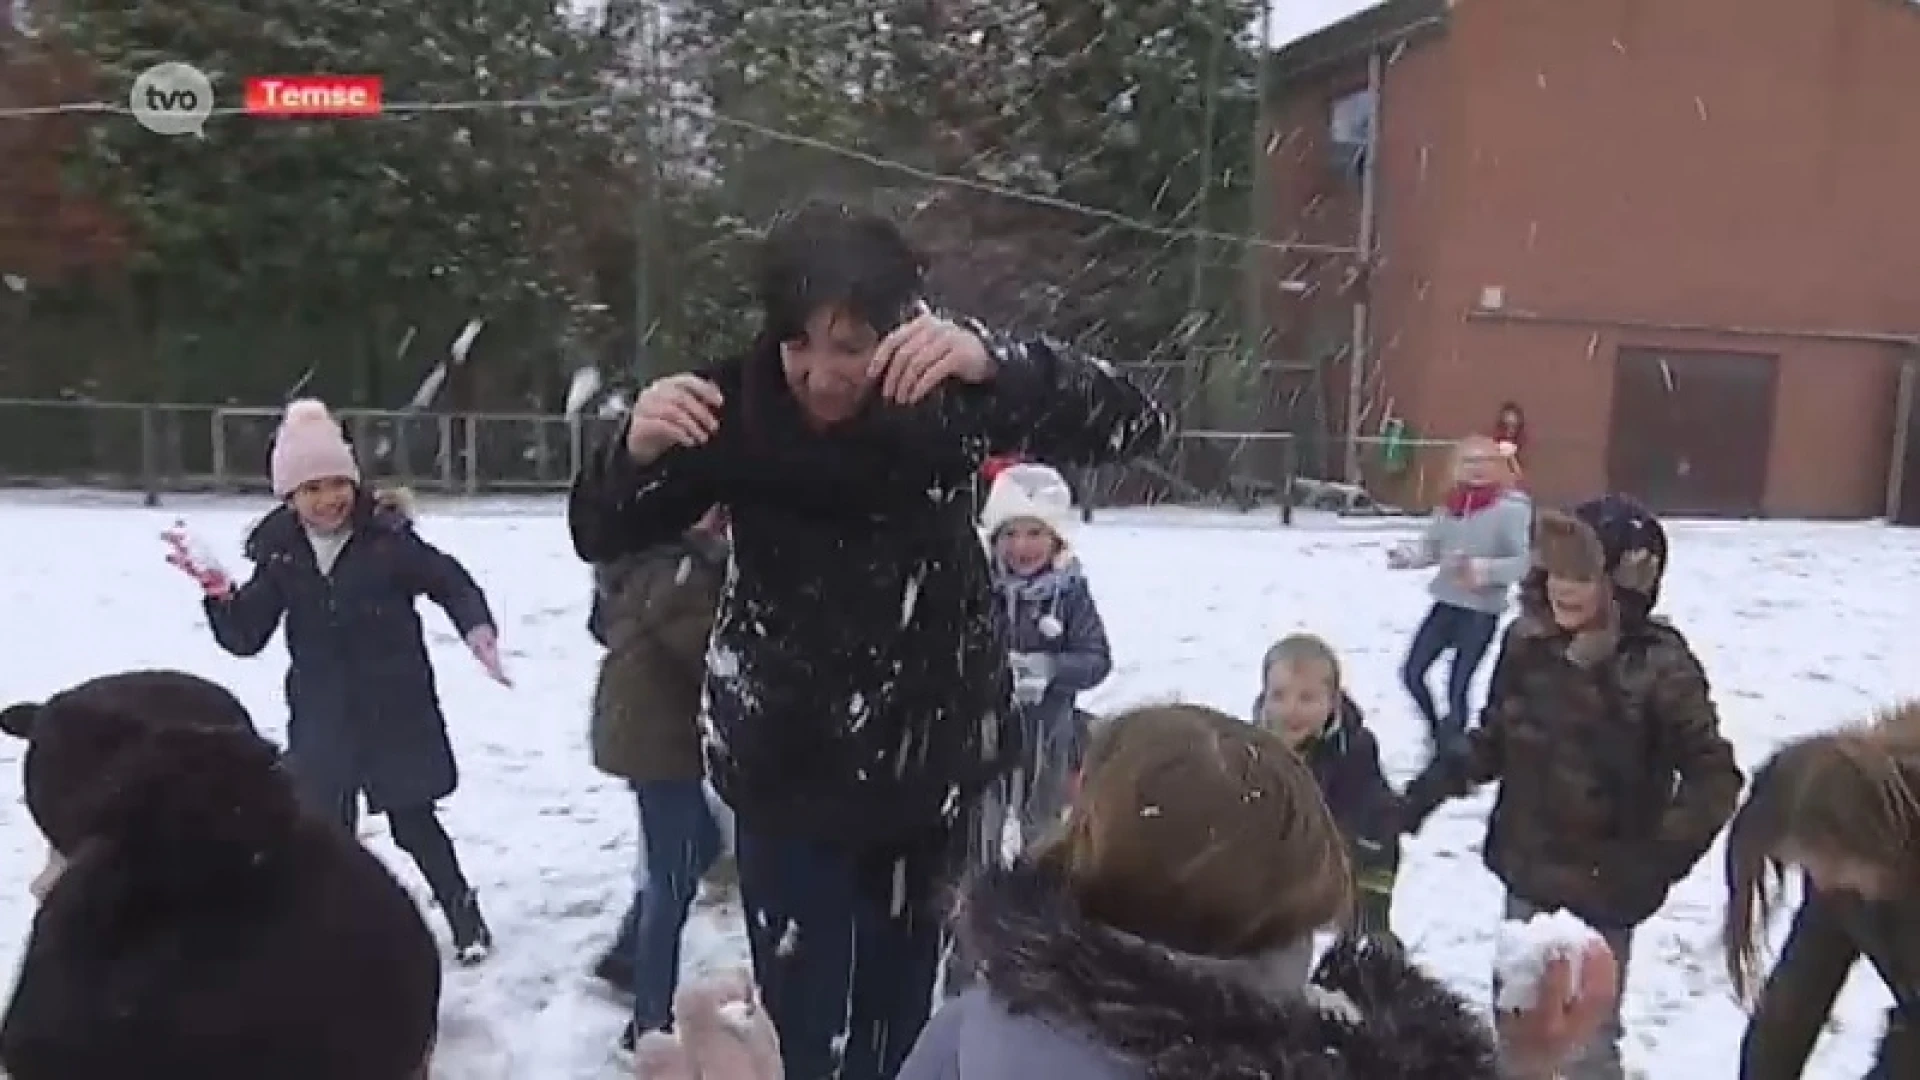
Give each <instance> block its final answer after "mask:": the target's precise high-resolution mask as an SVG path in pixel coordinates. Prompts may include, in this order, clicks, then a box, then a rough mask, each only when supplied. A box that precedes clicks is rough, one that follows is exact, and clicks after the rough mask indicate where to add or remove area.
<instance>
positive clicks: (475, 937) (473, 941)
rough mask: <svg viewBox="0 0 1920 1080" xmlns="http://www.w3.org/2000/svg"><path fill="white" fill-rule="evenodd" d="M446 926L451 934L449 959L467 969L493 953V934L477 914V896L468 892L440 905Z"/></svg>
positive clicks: (478, 908) (478, 896) (478, 902)
mask: <svg viewBox="0 0 1920 1080" xmlns="http://www.w3.org/2000/svg"><path fill="white" fill-rule="evenodd" d="M442 907H443V909H444V910H445V912H446V916H447V926H448V927H449V928H450V929H451V930H452V931H453V955H454V958H455V959H456V960H458V961H459V962H460V963H461V964H462V965H464V966H467V967H471V966H473V965H474V964H478V963H480V962H481V961H483V960H485V959H486V958H487V957H488V956H490V955H492V953H493V931H492V930H491V929H489V928H488V927H487V920H486V919H485V918H484V917H482V916H481V914H480V894H478V893H476V892H474V891H473V890H472V889H468V890H467V891H466V892H464V893H462V894H461V895H460V896H459V897H458V898H457V899H455V900H454V901H453V902H452V903H448V904H443V905H442Z"/></svg>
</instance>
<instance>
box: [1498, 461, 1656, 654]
mask: <svg viewBox="0 0 1920 1080" xmlns="http://www.w3.org/2000/svg"><path fill="white" fill-rule="evenodd" d="M1666 569H1667V534H1666V530H1665V529H1664V528H1663V527H1662V526H1661V525H1660V522H1659V520H1658V519H1657V518H1655V517H1654V516H1653V514H1652V513H1651V512H1650V511H1648V510H1646V509H1645V508H1644V507H1641V506H1640V505H1639V504H1638V503H1635V502H1632V501H1631V500H1628V499H1625V498H1622V497H1620V496H1614V495H1609V496H1607V497H1605V498H1602V499H1594V500H1592V501H1590V502H1586V503H1582V504H1581V505H1580V506H1578V507H1576V508H1575V509H1574V510H1573V511H1572V512H1571V513H1567V512H1562V511H1558V510H1542V511H1540V513H1539V514H1538V515H1537V516H1536V517H1535V519H1534V525H1533V569H1532V570H1531V571H1529V572H1528V574H1527V576H1526V577H1525V578H1524V579H1522V581H1521V582H1520V616H1519V618H1518V619H1517V620H1516V621H1515V624H1514V632H1515V633H1517V634H1520V635H1522V636H1524V637H1535V638H1548V637H1557V636H1562V635H1565V636H1567V637H1568V639H1569V640H1568V643H1567V659H1569V660H1571V661H1572V662H1573V663H1575V664H1577V665H1579V666H1581V667H1592V666H1594V665H1595V664H1598V663H1600V662H1601V661H1602V660H1605V659H1606V658H1607V657H1608V656H1611V655H1613V651H1614V649H1615V648H1616V647H1618V645H1619V643H1620V636H1621V634H1622V633H1626V632H1631V631H1633V630H1636V629H1638V628H1640V627H1641V626H1644V625H1645V624H1646V622H1647V620H1648V619H1649V618H1650V617H1651V615H1652V612H1653V606H1654V604H1656V603H1657V602H1658V601H1659V599H1660V583H1661V580H1662V579H1663V578H1664V577H1665V576H1666ZM1549 575H1553V576H1557V577H1566V578H1573V579H1577V580H1584V581H1602V582H1606V583H1607V585H1608V586H1609V588H1608V590H1607V593H1606V596H1605V600H1606V604H1605V607H1604V609H1603V611H1602V612H1601V617H1600V619H1599V620H1598V621H1597V622H1596V623H1595V624H1594V625H1593V626H1590V627H1588V628H1587V629H1584V630H1581V631H1579V632H1577V633H1573V634H1570V635H1569V634H1567V632H1566V631H1565V630H1562V629H1561V628H1560V626H1559V624H1558V623H1556V622H1554V619H1553V608H1552V605H1551V604H1550V603H1549V602H1548V600H1547V577H1548V576H1549Z"/></svg>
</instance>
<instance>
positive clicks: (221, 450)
mask: <svg viewBox="0 0 1920 1080" xmlns="http://www.w3.org/2000/svg"><path fill="white" fill-rule="evenodd" d="M225 413H226V410H225V409H215V410H213V411H212V412H210V413H208V414H207V425H208V430H207V435H208V437H209V439H210V440H211V442H210V445H211V446H212V447H213V489H214V490H215V491H231V490H232V488H231V487H230V486H229V484H228V481H227V426H226V425H225V424H223V423H221V422H220V421H221V418H222V417H223V416H224V415H225Z"/></svg>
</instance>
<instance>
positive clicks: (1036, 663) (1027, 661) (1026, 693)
mask: <svg viewBox="0 0 1920 1080" xmlns="http://www.w3.org/2000/svg"><path fill="white" fill-rule="evenodd" d="M1012 663H1013V701H1014V704H1016V705H1022V706H1025V705H1038V704H1040V700H1041V699H1042V698H1044V697H1046V696H1047V688H1048V687H1049V686H1052V685H1053V670H1054V659H1053V657H1051V656H1049V655H1047V654H1046V653H1031V652H1017V653H1014V654H1013V657H1012Z"/></svg>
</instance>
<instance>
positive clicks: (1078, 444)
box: [568, 334, 1168, 851]
mask: <svg viewBox="0 0 1920 1080" xmlns="http://www.w3.org/2000/svg"><path fill="white" fill-rule="evenodd" d="M983 336H984V337H986V338H987V340H988V342H989V345H990V347H991V348H992V350H993V351H994V353H995V355H996V359H997V360H998V371H997V374H996V376H995V378H994V380H993V381H992V382H991V383H989V384H987V385H985V386H966V385H960V384H957V383H956V384H950V385H948V386H946V387H943V388H942V389H940V390H939V391H937V392H936V394H935V395H934V396H933V397H932V398H929V399H927V400H926V401H924V402H922V403H921V405H919V406H916V407H912V408H899V407H893V406H886V405H882V404H875V405H873V406H870V407H869V408H868V409H866V410H864V411H863V412H862V413H861V414H859V415H858V416H856V417H855V418H854V419H853V420H850V421H848V422H847V423H845V424H842V425H838V426H837V427H835V428H834V429H832V430H830V431H826V432H819V431H815V430H813V429H811V428H809V427H808V425H807V423H806V421H805V419H804V417H803V415H802V412H801V409H800V406H799V403H798V401H796V400H795V398H794V397H793V395H792V393H791V392H790V391H789V390H788V388H787V385H786V381H785V379H784V377H783V376H782V373H781V369H780V358H779V350H778V348H777V346H775V345H774V344H772V343H765V344H763V345H761V346H758V347H756V348H755V349H754V350H753V351H751V352H750V353H749V354H748V355H747V356H745V357H743V358H740V359H737V360H734V361H732V362H729V363H725V364H722V365H720V366H718V367H715V368H711V369H708V370H707V371H705V372H702V373H701V374H702V375H703V377H705V378H707V379H709V380H711V381H712V382H713V383H714V384H715V385H717V386H718V387H719V389H720V391H721V393H722V394H723V395H724V397H725V402H726V403H725V405H724V407H723V408H722V410H721V417H720V427H719V430H718V433H717V434H716V435H715V436H714V438H713V439H712V440H711V441H710V442H709V443H707V444H706V445H703V446H699V447H694V448H685V447H683V448H678V449H675V450H671V451H669V452H668V453H666V454H665V455H663V456H661V457H660V458H659V459H658V460H656V461H654V462H653V463H651V464H650V465H647V466H644V467H642V466H637V465H635V464H634V463H633V460H632V458H631V457H630V456H629V455H628V454H627V452H626V449H625V445H624V442H623V441H622V440H621V439H620V438H618V437H616V438H615V439H613V440H612V441H611V442H610V443H609V444H608V445H607V446H605V447H603V448H601V449H600V450H599V451H598V452H597V453H596V454H595V455H594V456H593V457H592V458H591V459H590V460H589V462H588V463H587V464H586V466H585V467H584V468H583V469H582V471H581V473H580V475H579V476H578V477H576V478H575V480H574V487H573V494H572V498H571V501H570V503H569V506H568V522H569V524H570V525H571V527H572V530H573V542H574V550H575V551H576V552H577V553H578V554H579V555H580V557H581V558H582V559H585V560H587V561H588V562H594V563H601V562H607V561H610V560H613V559H617V558H619V557H620V556H622V555H627V554H630V553H633V552H637V551H641V550H644V549H646V548H648V547H650V546H652V545H654V544H660V543H665V542H668V541H670V540H673V539H674V538H676V537H678V536H679V535H680V533H681V532H682V531H683V530H684V529H686V528H687V527H688V526H689V525H691V524H692V523H693V522H694V521H695V520H696V519H697V518H698V517H699V516H700V515H701V514H702V513H704V512H705V511H706V510H707V508H708V507H710V506H713V505H714V504H716V503H724V504H725V505H726V506H727V508H728V510H729V512H730V514H731V518H732V539H733V545H734V546H733V559H734V563H733V567H732V573H731V574H730V576H729V581H728V583H727V586H726V589H725V591H724V593H723V595H722V598H721V604H720V613H719V618H718V621H717V624H716V626H715V629H714V637H713V648H712V652H711V654H710V656H709V661H708V672H707V694H708V699H709V706H710V707H709V710H708V716H707V720H708V735H709V740H708V765H709V775H710V776H711V777H712V779H713V782H714V785H715V787H716V788H717V789H718V790H719V792H720V794H721V795H722V797H724V798H725V799H726V800H727V802H728V803H729V804H730V805H731V806H732V807H733V808H734V809H735V810H736V811H737V812H738V813H739V814H740V816H741V818H742V820H743V821H744V822H748V823H750V824H751V826H752V827H754V828H759V829H766V830H781V831H789V832H792V833H795V834H799V835H803V836H806V837H809V838H812V839H816V840H820V841H823V842H827V843H832V844H836V845H839V846H842V847H848V848H852V849H855V850H869V851H871V850H886V849H888V848H892V847H895V846H898V845H901V844H906V843H913V842H916V838H917V837H920V836H924V835H925V834H926V833H927V832H928V830H930V829H935V828H939V827H943V826H945V825H946V824H947V823H950V822H951V821H952V820H953V819H954V817H955V816H956V815H957V813H958V812H959V811H960V809H961V808H962V805H963V804H964V803H966V802H968V801H970V800H971V798H972V797H973V796H974V795H975V794H976V793H977V792H979V791H980V790H982V789H984V788H985V787H986V785H987V784H988V782H989V781H990V780H991V779H992V778H993V777H995V776H996V775H998V774H999V773H1000V772H1001V771H1003V770H1004V769H1005V768H1006V767H1008V766H1010V765H1011V764H1012V762H1013V760H1014V755H1015V754H1016V753H1017V752H1018V749H1019V746H1018V744H1019V734H1018V725H1017V722H1015V721H1014V719H1013V717H1012V715H1011V713H1012V710H1011V708H1010V698H1011V681H1010V678H1009V676H1008V672H1007V651H1006V646H1005V642H1004V631H1005V628H1004V617H1003V616H1001V615H1000V613H999V610H998V605H997V604H995V603H994V602H993V600H992V596H991V592H990V576H989V573H988V568H987V560H986V555H985V552H984V550H983V548H982V545H981V543H980V537H979V533H978V532H977V531H976V528H975V522H974V514H975V510H974V496H975V492H974V480H975V477H976V476H977V474H978V472H979V468H980V464H981V461H982V460H983V459H984V458H985V456H986V455H987V454H988V453H989V452H993V451H1005V450H1021V451H1030V452H1032V453H1034V454H1035V455H1037V456H1039V457H1042V458H1044V459H1046V460H1048V461H1051V462H1054V463H1056V464H1062V465H1066V464H1077V463H1089V464H1091V463H1098V462H1108V461H1118V460H1122V459H1124V458H1127V457H1129V456H1132V455H1135V454H1139V453H1143V452H1146V451H1149V450H1152V449H1154V448H1155V447H1157V446H1158V445H1160V443H1161V442H1162V441H1164V439H1165V438H1166V436H1167V433H1168V422H1167V418H1166V415H1165V414H1164V413H1163V412H1162V411H1161V410H1160V409H1159V408H1158V407H1157V406H1156V405H1155V404H1154V403H1153V402H1152V401H1151V400H1149V399H1148V398H1147V397H1146V395H1145V394H1143V393H1141V392H1140V391H1139V390H1138V389H1136V388H1135V387H1134V386H1133V385H1132V384H1131V383H1129V382H1128V381H1127V380H1126V379H1125V378H1123V377H1122V376H1120V375H1118V374H1116V373H1115V372H1114V371H1113V370H1112V369H1110V368H1108V367H1107V366H1106V365H1105V364H1103V363H1100V362H1098V361H1094V360H1090V359H1087V358H1083V357H1080V356H1076V355H1073V354H1072V353H1070V352H1068V351H1066V350H1065V349H1064V348H1062V347H1059V346H1055V345H1053V344H1050V343H1046V342H1037V341H1036V342H1016V341H1013V340H1011V339H1006V338H1000V337H997V336H994V335H990V334H983Z"/></svg>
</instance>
